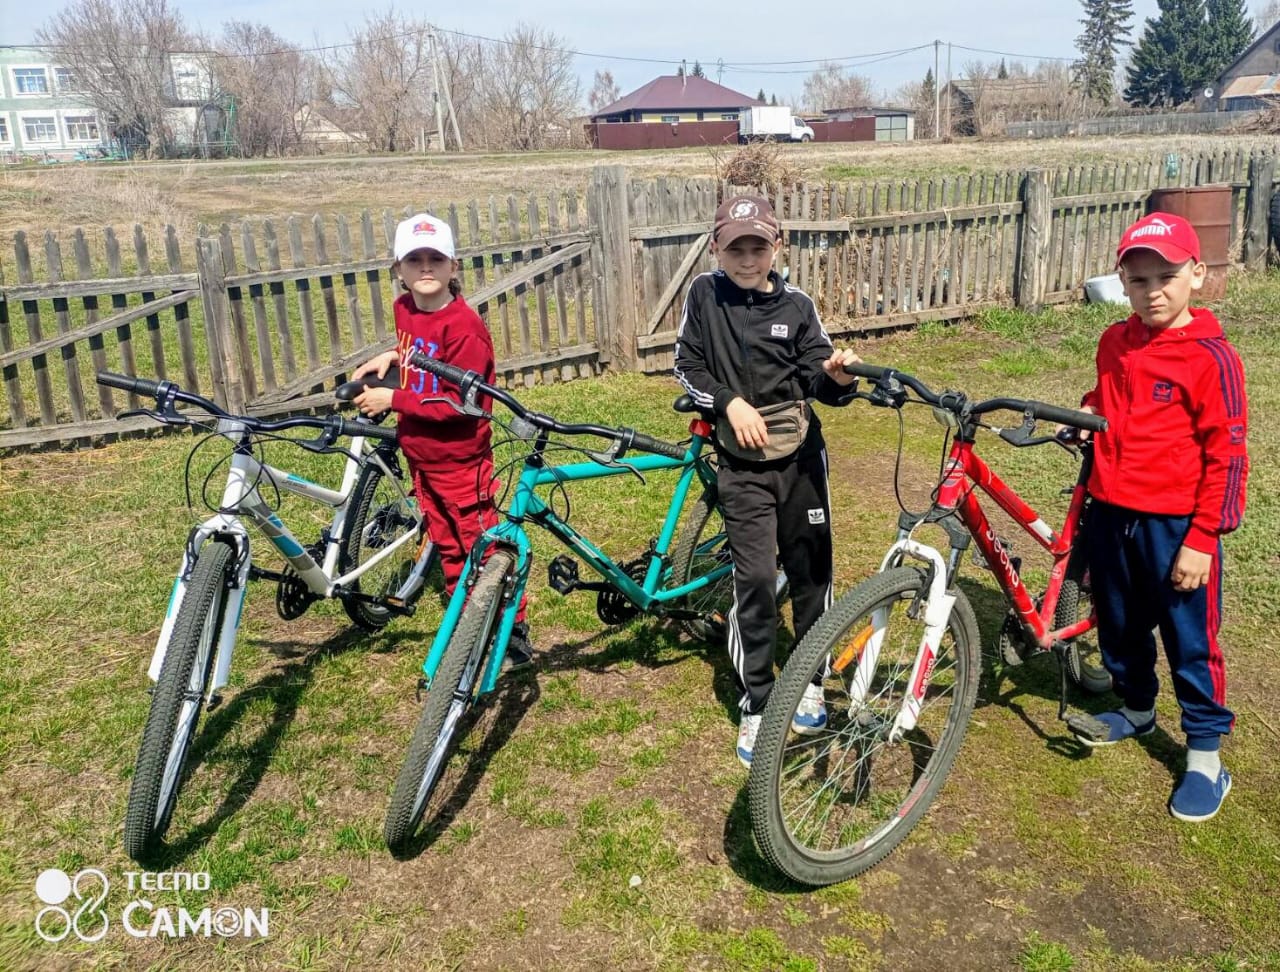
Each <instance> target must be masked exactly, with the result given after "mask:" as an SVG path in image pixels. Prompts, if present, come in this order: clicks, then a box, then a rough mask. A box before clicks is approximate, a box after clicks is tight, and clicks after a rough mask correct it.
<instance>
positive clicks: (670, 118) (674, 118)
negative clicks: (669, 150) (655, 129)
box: [662, 115, 680, 125]
mask: <svg viewBox="0 0 1280 972" xmlns="http://www.w3.org/2000/svg"><path fill="white" fill-rule="evenodd" d="M662 121H663V123H664V124H667V125H674V124H676V123H677V122H679V121H680V116H679V115H663V116H662Z"/></svg>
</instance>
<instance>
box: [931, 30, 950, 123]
mask: <svg viewBox="0 0 1280 972" xmlns="http://www.w3.org/2000/svg"><path fill="white" fill-rule="evenodd" d="M941 47H942V41H940V40H935V41H934V42H933V137H934V140H935V141H936V140H938V139H940V138H942V116H941V115H940V114H938V110H939V108H940V107H941V105H942V85H941V84H939V83H938V82H939V81H941V80H942V79H941V78H940V77H939V76H938V56H939V54H938V52H939V50H940V49H941ZM949 94H950V92H948V95H949Z"/></svg>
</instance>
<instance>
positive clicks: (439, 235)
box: [393, 213, 456, 261]
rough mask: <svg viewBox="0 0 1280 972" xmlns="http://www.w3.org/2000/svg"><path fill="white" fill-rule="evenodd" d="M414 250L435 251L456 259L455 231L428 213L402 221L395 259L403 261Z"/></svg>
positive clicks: (398, 231)
mask: <svg viewBox="0 0 1280 972" xmlns="http://www.w3.org/2000/svg"><path fill="white" fill-rule="evenodd" d="M414 250H435V251H436V252H437V253H443V254H444V255H445V256H447V257H448V258H449V259H450V260H452V259H454V257H455V256H456V253H455V252H454V248H453V230H452V229H450V228H449V224H448V223H446V222H444V221H443V220H440V219H436V218H435V217H434V216H431V215H429V214H427V213H418V215H416V216H410V217H409V218H408V219H406V220H402V221H401V222H400V225H399V226H397V227H396V245H395V249H394V251H393V252H394V253H395V258H396V260H397V261H399V260H403V259H404V258H405V257H407V256H408V255H409V254H410V253H412V252H413V251H414Z"/></svg>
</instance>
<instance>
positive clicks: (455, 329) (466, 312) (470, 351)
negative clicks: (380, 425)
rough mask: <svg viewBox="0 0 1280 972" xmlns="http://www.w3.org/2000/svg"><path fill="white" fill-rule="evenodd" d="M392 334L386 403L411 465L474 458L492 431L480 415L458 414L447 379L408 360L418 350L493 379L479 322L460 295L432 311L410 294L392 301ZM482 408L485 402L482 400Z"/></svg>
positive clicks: (488, 347)
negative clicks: (396, 375) (395, 362)
mask: <svg viewBox="0 0 1280 972" xmlns="http://www.w3.org/2000/svg"><path fill="white" fill-rule="evenodd" d="M395 319H396V338H397V345H398V350H399V352H400V388H399V389H397V390H396V391H395V392H393V393H392V396H391V407H392V408H393V409H395V411H396V412H398V413H399V423H400V424H399V430H400V448H401V450H403V452H404V454H405V456H406V457H408V459H409V462H410V464H411V465H414V466H418V465H421V464H423V463H438V462H457V461H463V460H469V459H475V458H476V457H478V456H482V455H484V454H486V453H487V452H488V451H489V441H490V438H491V434H490V431H489V422H488V421H487V420H485V419H475V418H470V417H468V416H465V415H460V414H459V413H458V412H457V411H456V410H455V409H454V408H453V406H451V405H450V404H448V402H444V401H428V402H426V403H424V402H423V401H422V400H423V399H424V398H428V399H445V398H447V399H449V400H451V401H454V402H461V399H460V398H459V396H458V389H457V387H456V386H455V385H454V384H453V383H452V382H447V381H442V380H441V379H439V378H437V377H436V376H435V375H432V374H428V373H427V372H425V371H422V370H420V369H418V368H415V367H413V365H411V364H409V355H411V354H412V353H413V352H415V351H421V352H423V353H424V354H426V355H427V357H429V358H439V359H440V360H441V361H447V362H448V363H449V364H451V365H456V366H458V367H459V368H465V369H467V370H468V371H474V372H476V373H477V374H478V375H480V376H481V377H482V378H484V380H485V381H487V382H488V383H489V384H493V383H494V380H495V371H494V363H493V339H492V338H490V337H489V330H488V328H486V327H485V326H484V321H482V320H481V319H480V316H479V315H478V314H476V312H475V311H474V310H472V309H471V308H470V307H469V306H468V305H467V302H466V301H465V300H463V299H462V297H460V296H459V297H455V298H454V299H453V300H452V301H450V302H449V303H448V304H446V305H445V306H444V307H442V308H440V309H439V310H435V311H424V310H419V309H418V307H417V305H416V304H414V302H413V295H412V294H407V293H406V294H401V295H400V297H399V298H398V299H397V300H396V303H395ZM479 404H480V405H481V407H487V406H488V402H487V400H486V399H482V400H481V401H480V403H479Z"/></svg>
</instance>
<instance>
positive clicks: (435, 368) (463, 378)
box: [409, 351, 481, 387]
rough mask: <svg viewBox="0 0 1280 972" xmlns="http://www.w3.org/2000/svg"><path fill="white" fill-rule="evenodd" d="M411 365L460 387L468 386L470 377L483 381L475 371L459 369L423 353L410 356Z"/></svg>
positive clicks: (416, 352) (419, 352)
mask: <svg viewBox="0 0 1280 972" xmlns="http://www.w3.org/2000/svg"><path fill="white" fill-rule="evenodd" d="M409 363H410V364H411V365H413V366H414V367H415V368H421V369H422V370H423V371H425V372H427V373H428V374H432V375H435V376H436V377H438V378H443V379H444V380H445V381H449V382H453V384H455V385H457V386H458V387H462V385H464V384H466V382H467V380H468V377H474V378H475V380H477V381H478V380H481V376H480V375H478V374H476V373H475V372H474V371H467V369H465V368H459V367H458V366H457V365H451V364H449V363H448V362H445V361H438V360H436V359H435V358H428V357H427V356H426V355H425V354H423V353H422V352H421V351H415V352H414V353H413V354H411V355H410V356H409Z"/></svg>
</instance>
